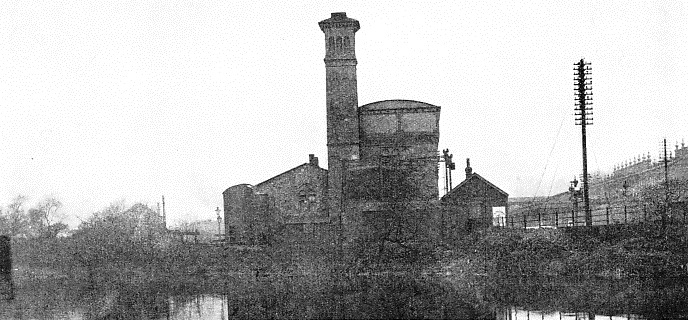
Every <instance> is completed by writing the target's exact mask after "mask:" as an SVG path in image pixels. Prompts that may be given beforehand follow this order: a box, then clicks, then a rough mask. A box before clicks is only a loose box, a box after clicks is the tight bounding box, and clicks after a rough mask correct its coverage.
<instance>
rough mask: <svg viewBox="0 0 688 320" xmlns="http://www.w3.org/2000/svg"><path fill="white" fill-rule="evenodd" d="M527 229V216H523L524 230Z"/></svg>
mask: <svg viewBox="0 0 688 320" xmlns="http://www.w3.org/2000/svg"><path fill="white" fill-rule="evenodd" d="M525 229H526V215H525V214H524V215H523V230H525Z"/></svg>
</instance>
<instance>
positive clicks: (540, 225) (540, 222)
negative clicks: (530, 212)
mask: <svg viewBox="0 0 688 320" xmlns="http://www.w3.org/2000/svg"><path fill="white" fill-rule="evenodd" d="M540 227H542V213H541V212H540V210H538V228H540Z"/></svg>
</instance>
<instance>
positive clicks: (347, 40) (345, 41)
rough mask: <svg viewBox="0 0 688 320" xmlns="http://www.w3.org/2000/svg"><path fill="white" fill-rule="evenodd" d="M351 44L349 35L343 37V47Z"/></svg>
mask: <svg viewBox="0 0 688 320" xmlns="http://www.w3.org/2000/svg"><path fill="white" fill-rule="evenodd" d="M350 45H351V41H349V37H344V47H346V48H348V47H349V46H350Z"/></svg>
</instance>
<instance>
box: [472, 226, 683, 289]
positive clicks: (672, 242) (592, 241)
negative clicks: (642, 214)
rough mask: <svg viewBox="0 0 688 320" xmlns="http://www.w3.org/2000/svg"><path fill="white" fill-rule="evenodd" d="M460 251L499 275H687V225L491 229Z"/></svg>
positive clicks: (621, 276)
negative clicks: (522, 229)
mask: <svg viewBox="0 0 688 320" xmlns="http://www.w3.org/2000/svg"><path fill="white" fill-rule="evenodd" d="M465 241H466V246H465V248H466V249H465V250H461V251H460V254H463V255H468V256H473V257H476V259H481V260H483V261H484V263H485V266H486V270H487V271H489V272H492V273H493V274H496V275H503V276H506V277H514V276H566V277H602V278H666V277H686V276H688V273H687V272H686V264H687V263H688V227H686V226H666V227H663V226H661V225H660V224H639V225H615V226H603V227H598V228H595V229H587V228H571V229H558V230H548V229H540V230H532V231H528V232H523V231H521V230H512V229H488V230H484V231H481V232H477V233H475V234H473V235H471V236H470V237H468V238H467V239H465Z"/></svg>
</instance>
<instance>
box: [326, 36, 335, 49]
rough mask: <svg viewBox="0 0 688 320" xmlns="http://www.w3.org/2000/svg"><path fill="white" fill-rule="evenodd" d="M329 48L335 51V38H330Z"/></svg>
mask: <svg viewBox="0 0 688 320" xmlns="http://www.w3.org/2000/svg"><path fill="white" fill-rule="evenodd" d="M327 48H328V49H329V50H334V37H330V39H329V40H328V41H327Z"/></svg>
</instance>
